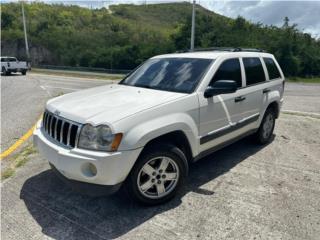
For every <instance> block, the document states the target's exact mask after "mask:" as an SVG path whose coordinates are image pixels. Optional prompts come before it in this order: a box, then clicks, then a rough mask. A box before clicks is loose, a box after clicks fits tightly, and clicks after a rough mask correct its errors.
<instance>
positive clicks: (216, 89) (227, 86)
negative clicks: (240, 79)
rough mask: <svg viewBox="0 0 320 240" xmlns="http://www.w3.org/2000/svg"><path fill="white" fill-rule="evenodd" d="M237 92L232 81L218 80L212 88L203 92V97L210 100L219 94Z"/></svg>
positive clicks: (209, 87)
mask: <svg viewBox="0 0 320 240" xmlns="http://www.w3.org/2000/svg"><path fill="white" fill-rule="evenodd" d="M235 91H237V83H236V82H235V81H233V80H219V81H216V82H215V83H214V84H213V86H208V87H207V89H206V90H205V91H204V97H205V98H210V97H212V96H215V95H219V94H226V93H234V92H235Z"/></svg>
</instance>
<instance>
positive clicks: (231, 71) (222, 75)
mask: <svg viewBox="0 0 320 240" xmlns="http://www.w3.org/2000/svg"><path fill="white" fill-rule="evenodd" d="M219 80H233V81H235V82H236V83H237V86H238V87H241V86H242V80H241V67H240V61H239V59H238V58H233V59H228V60H226V61H224V62H223V63H222V64H221V65H220V67H219V69H218V70H217V72H216V73H215V75H214V77H213V78H212V80H211V82H210V86H212V85H213V83H215V82H216V81H219Z"/></svg>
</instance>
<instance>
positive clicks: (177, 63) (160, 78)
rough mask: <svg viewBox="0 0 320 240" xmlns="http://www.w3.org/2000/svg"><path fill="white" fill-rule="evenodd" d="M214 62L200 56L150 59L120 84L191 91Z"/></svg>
mask: <svg viewBox="0 0 320 240" xmlns="http://www.w3.org/2000/svg"><path fill="white" fill-rule="evenodd" d="M212 62H213V60H212V59H200V58H156V59H149V60H148V61H146V62H145V63H144V64H143V65H142V66H140V67H139V68H138V69H137V70H135V71H134V72H132V73H131V74H130V75H129V76H128V77H126V78H125V79H123V80H122V81H121V82H120V84H123V85H129V86H136V87H144V88H151V89H157V90H165V91H171V92H182V93H191V92H193V91H194V89H195V88H196V87H197V85H198V83H199V81H200V79H201V78H202V76H203V75H204V74H205V73H206V71H207V69H208V67H209V65H210V64H211V63H212Z"/></svg>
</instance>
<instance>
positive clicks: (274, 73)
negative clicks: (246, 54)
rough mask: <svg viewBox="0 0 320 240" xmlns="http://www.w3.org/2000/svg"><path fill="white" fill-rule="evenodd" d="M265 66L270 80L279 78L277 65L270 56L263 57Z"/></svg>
mask: <svg viewBox="0 0 320 240" xmlns="http://www.w3.org/2000/svg"><path fill="white" fill-rule="evenodd" d="M263 60H264V62H265V64H266V67H267V69H268V73H269V78H270V80H272V79H276V78H280V77H281V75H280V72H279V69H278V68H277V65H276V64H275V63H274V61H273V59H272V58H263Z"/></svg>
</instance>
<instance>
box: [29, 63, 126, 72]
mask: <svg viewBox="0 0 320 240" xmlns="http://www.w3.org/2000/svg"><path fill="white" fill-rule="evenodd" d="M32 67H35V68H40V69H50V70H67V71H80V72H98V73H110V74H127V73H129V72H131V70H128V69H108V68H94V67H70V66H55V65H33V66H32Z"/></svg>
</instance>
